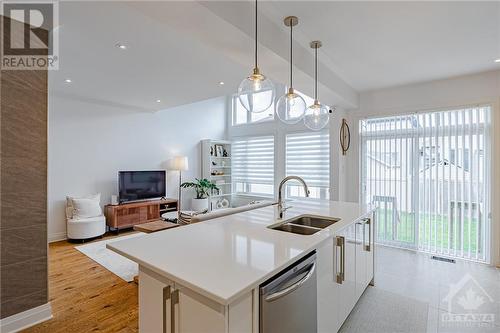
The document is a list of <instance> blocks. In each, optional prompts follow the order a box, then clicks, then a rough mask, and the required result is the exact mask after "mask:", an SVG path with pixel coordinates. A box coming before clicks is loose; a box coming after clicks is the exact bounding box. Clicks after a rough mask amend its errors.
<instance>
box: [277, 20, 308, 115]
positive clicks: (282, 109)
mask: <svg viewBox="0 0 500 333" xmlns="http://www.w3.org/2000/svg"><path fill="white" fill-rule="evenodd" d="M284 23H285V26H287V27H290V87H288V92H287V93H285V94H284V95H283V96H281V97H280V98H279V99H278V102H277V103H276V115H277V116H278V118H279V119H280V120H281V121H282V122H284V123H285V124H296V123H298V122H299V121H301V120H302V118H303V117H304V113H305V112H306V108H307V106H306V101H305V100H304V99H303V98H302V97H301V96H300V95H299V94H297V93H295V90H294V89H293V27H294V26H296V25H297V24H299V19H298V18H297V17H296V16H288V17H285V20H284Z"/></svg>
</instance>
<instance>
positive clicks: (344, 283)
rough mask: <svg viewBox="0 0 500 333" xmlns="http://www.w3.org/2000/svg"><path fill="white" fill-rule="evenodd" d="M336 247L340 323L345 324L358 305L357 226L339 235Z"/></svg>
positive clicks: (349, 227)
mask: <svg viewBox="0 0 500 333" xmlns="http://www.w3.org/2000/svg"><path fill="white" fill-rule="evenodd" d="M336 239H337V244H336V245H337V246H335V250H336V251H335V259H336V263H335V267H336V271H337V274H336V281H337V284H338V285H339V286H338V290H339V292H338V295H339V298H338V299H339V301H338V304H339V307H338V321H339V323H340V324H342V323H343V322H344V320H345V319H346V318H347V316H348V315H349V313H350V312H351V310H352V308H353V307H354V305H355V304H356V301H357V297H356V225H355V224H351V225H350V226H348V227H346V228H344V229H342V230H341V231H340V232H338V233H337V237H336Z"/></svg>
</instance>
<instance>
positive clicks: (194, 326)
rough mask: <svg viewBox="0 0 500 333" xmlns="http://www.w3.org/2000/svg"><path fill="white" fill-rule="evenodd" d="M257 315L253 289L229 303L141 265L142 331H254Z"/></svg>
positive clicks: (143, 332)
mask: <svg viewBox="0 0 500 333" xmlns="http://www.w3.org/2000/svg"><path fill="white" fill-rule="evenodd" d="M254 315H256V313H255V311H254V300H253V292H252V291H250V292H248V293H247V294H245V295H243V296H242V297H240V298H239V299H237V300H236V301H234V302H233V303H231V304H229V305H228V306H226V305H222V304H219V303H217V302H215V301H213V300H211V299H209V298H207V297H205V296H203V295H200V294H198V293H196V292H194V291H192V290H190V289H188V288H185V287H183V286H181V285H178V284H175V283H173V282H171V281H169V280H167V279H166V278H164V277H162V276H160V275H159V274H156V273H155V272H152V271H150V270H148V269H145V268H142V267H141V268H140V271H139V332H140V333H188V332H189V333H197V332H199V333H201V332H203V333H221V332H226V333H229V332H231V333H232V332H238V333H240V332H241V333H252V332H257V331H258V330H257V331H254V321H255V320H254V317H253V316H254Z"/></svg>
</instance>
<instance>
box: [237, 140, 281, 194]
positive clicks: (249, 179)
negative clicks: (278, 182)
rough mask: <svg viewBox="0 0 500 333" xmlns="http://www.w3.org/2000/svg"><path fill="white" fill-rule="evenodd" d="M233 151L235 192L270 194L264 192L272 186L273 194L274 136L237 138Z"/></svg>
mask: <svg viewBox="0 0 500 333" xmlns="http://www.w3.org/2000/svg"><path fill="white" fill-rule="evenodd" d="M231 152H232V176H233V182H234V183H235V185H236V186H235V187H236V189H235V192H253V193H256V194H269V193H263V192H265V191H267V189H269V188H271V193H270V194H272V187H273V186H274V137H273V136H260V137H251V138H244V139H235V140H234V141H233V145H232V149H231ZM259 185H267V186H259ZM269 185H270V186H269Z"/></svg>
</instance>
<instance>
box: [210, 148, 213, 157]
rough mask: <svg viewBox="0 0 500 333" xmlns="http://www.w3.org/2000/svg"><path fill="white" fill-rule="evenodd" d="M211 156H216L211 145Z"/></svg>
mask: <svg viewBox="0 0 500 333" xmlns="http://www.w3.org/2000/svg"><path fill="white" fill-rule="evenodd" d="M210 156H214V147H210Z"/></svg>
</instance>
